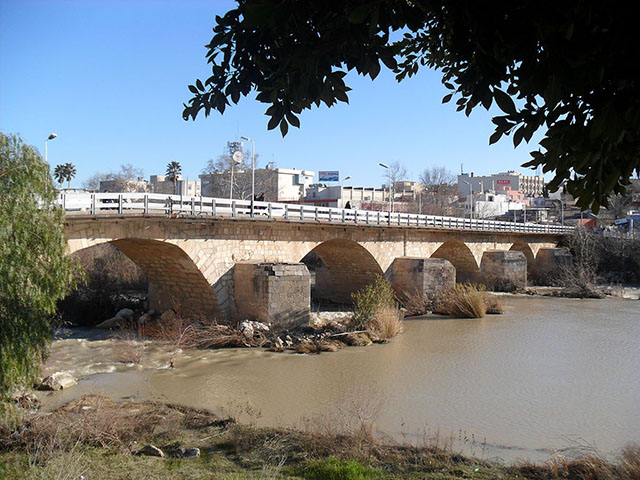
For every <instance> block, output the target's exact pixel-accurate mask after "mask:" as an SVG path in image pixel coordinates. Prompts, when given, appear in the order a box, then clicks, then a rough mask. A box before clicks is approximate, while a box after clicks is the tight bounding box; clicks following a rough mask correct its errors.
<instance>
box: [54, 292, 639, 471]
mask: <svg viewBox="0 0 640 480" xmlns="http://www.w3.org/2000/svg"><path fill="white" fill-rule="evenodd" d="M503 298H504V299H505V301H506V305H507V311H506V313H505V314H504V315H499V316H488V317H486V318H483V319H472V320H463V319H449V318H445V317H435V316H433V317H431V316H429V317H423V318H417V319H411V320H406V321H405V333H404V334H402V335H401V336H399V337H397V338H395V339H393V340H392V341H391V342H390V343H389V344H387V345H373V346H369V347H361V348H345V349H342V350H340V351H339V352H336V353H323V354H321V355H295V354H290V353H270V352H266V351H262V350H259V349H229V350H208V351H206V350H204V351H202V350H187V351H181V352H178V353H176V354H175V355H174V357H175V360H174V364H175V368H174V369H170V368H169V362H170V359H171V356H172V353H171V352H169V351H168V350H167V349H165V348H159V347H156V346H153V345H150V344H146V345H145V347H144V351H143V353H142V359H141V364H140V365H136V364H123V363H119V362H118V361H117V356H118V348H119V347H118V345H117V343H118V342H117V341H114V340H109V339H106V340H104V339H103V340H101V339H99V338H100V337H99V336H96V334H95V332H87V331H74V332H73V336H74V337H85V338H68V339H63V340H56V341H55V342H54V344H53V348H52V355H51V358H50V360H49V362H48V363H47V365H46V366H45V369H44V370H45V371H44V373H45V374H48V373H52V372H54V371H61V370H64V371H69V372H71V373H72V374H73V375H75V376H76V377H78V378H79V380H80V381H79V385H78V386H76V387H73V388H72V389H69V390H67V391H64V392H58V393H53V394H48V395H46V396H44V398H43V400H44V406H45V408H52V407H54V406H55V405H58V404H61V403H63V402H65V401H67V400H69V399H71V398H74V397H77V396H79V395H82V394H86V393H100V394H105V395H108V396H110V397H112V398H115V399H124V398H133V399H140V400H142V399H154V400H159V401H165V402H171V403H181V404H185V405H189V406H194V407H200V408H206V409H209V410H212V411H214V412H218V413H225V412H226V413H232V414H235V415H240V416H241V418H242V419H244V420H246V421H254V422H256V423H257V424H259V425H292V426H300V425H301V424H302V423H303V419H305V418H306V419H312V420H311V421H325V422H327V421H336V418H338V417H339V416H340V415H337V414H343V413H344V412H354V411H356V412H360V411H366V412H370V411H376V412H378V413H379V415H378V416H377V420H376V423H375V425H376V428H377V430H378V431H380V432H384V433H385V434H387V435H390V436H392V437H394V438H396V439H397V440H399V441H405V442H412V443H421V442H422V441H423V439H425V438H428V439H431V440H432V441H433V438H434V437H437V439H438V442H439V443H440V444H444V445H448V446H449V447H450V448H453V449H454V450H456V451H462V452H465V453H469V454H473V455H476V456H479V457H483V458H488V459H501V460H504V461H506V462H512V461H515V460H517V459H530V460H532V461H544V460H545V459H547V458H549V457H550V456H551V455H554V454H557V453H561V454H564V455H572V454H574V453H576V452H577V453H580V452H585V451H589V450H590V449H593V448H596V449H597V450H598V451H599V452H601V453H610V452H615V451H617V450H619V449H620V448H621V447H622V446H623V445H624V444H625V443H627V442H632V441H634V442H640V301H637V300H623V299H613V298H608V299H604V300H578V299H559V298H550V297H523V296H505V297H503ZM247 410H248V411H249V412H248V413H247Z"/></svg>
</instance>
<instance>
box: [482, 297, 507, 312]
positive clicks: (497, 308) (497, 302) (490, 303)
mask: <svg viewBox="0 0 640 480" xmlns="http://www.w3.org/2000/svg"><path fill="white" fill-rule="evenodd" d="M485 304H486V306H487V313H488V314H489V315H501V314H503V313H504V311H505V308H504V303H503V302H502V300H501V299H500V298H498V297H497V296H496V295H487V296H486V298H485Z"/></svg>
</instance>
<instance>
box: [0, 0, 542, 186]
mask: <svg viewBox="0 0 640 480" xmlns="http://www.w3.org/2000/svg"><path fill="white" fill-rule="evenodd" d="M233 5H234V3H233V2H231V1H227V0H218V1H215V0H214V1H204V0H202V1H198V0H184V1H178V0H159V1H152V0H129V1H125V0H119V1H116V0H111V1H108V0H103V1H98V0H83V1H81V0H75V1H73V0H69V1H57V0H47V1H36V0H0V131H2V132H5V133H18V134H20V135H21V136H22V137H23V138H24V140H25V141H26V142H27V143H30V144H32V145H35V146H36V147H37V148H38V149H39V150H40V151H41V152H44V140H45V139H46V137H47V136H48V135H49V133H51V132H55V133H57V134H58V138H56V139H55V140H53V141H51V142H50V143H49V163H50V164H51V165H56V164H59V163H64V162H71V163H73V164H75V165H76V168H77V171H78V173H77V177H76V179H75V180H74V181H72V182H71V186H72V187H73V186H76V187H79V186H80V185H81V184H82V182H83V180H85V179H86V178H87V177H89V176H91V175H93V174H94V173H96V172H105V171H115V170H118V169H119V166H120V165H121V164H124V163H131V164H133V165H134V166H137V167H141V168H143V169H144V173H145V176H146V177H148V175H150V174H163V173H164V171H165V168H166V165H167V163H168V162H170V161H173V160H177V161H179V162H180V163H181V164H182V166H183V174H184V176H186V177H189V178H191V179H193V178H196V176H197V175H198V174H199V173H200V171H201V170H202V168H203V167H204V166H205V164H206V163H207V160H208V159H210V158H215V157H217V156H219V155H220V154H221V153H222V151H223V149H224V147H225V144H226V142H227V140H235V139H236V135H237V132H238V131H239V134H240V135H245V136H249V137H253V138H254V139H255V141H256V151H257V152H258V153H259V154H260V155H261V158H260V162H259V163H260V165H264V164H265V163H266V162H267V161H271V160H274V161H275V162H276V163H277V165H278V166H279V167H295V168H299V169H309V170H314V171H316V172H317V171H318V170H339V171H340V172H341V175H342V176H343V177H344V176H346V175H351V176H352V177H353V179H352V180H351V181H349V182H348V184H352V185H380V184H381V183H384V180H385V173H384V171H383V170H382V168H381V167H379V166H377V165H378V162H385V163H389V162H393V161H400V162H403V163H404V164H405V165H406V167H407V169H408V171H409V179H415V180H417V179H418V177H419V175H420V172H422V171H423V170H424V169H425V168H427V167H430V166H434V165H438V166H439V165H445V166H447V167H448V168H449V169H450V170H451V171H452V172H454V173H459V171H460V164H461V163H464V168H465V171H473V172H475V173H476V174H489V173H493V172H498V171H504V170H507V169H518V170H522V169H521V168H520V165H521V164H522V163H524V162H525V161H527V159H528V152H529V151H530V150H534V149H536V147H535V143H531V144H529V145H526V144H523V145H521V146H520V147H519V148H518V149H517V150H514V148H513V145H512V143H511V139H510V138H503V140H501V141H500V142H499V144H498V145H493V146H489V145H488V138H489V136H490V134H491V133H492V131H493V129H492V123H491V121H490V117H491V112H489V113H488V112H486V111H485V110H483V109H477V110H476V111H474V112H473V113H472V114H471V117H469V118H467V117H466V116H465V115H464V114H462V113H461V112H456V111H455V104H454V103H453V102H452V103H450V104H446V105H443V104H442V103H441V99H442V97H443V95H445V94H446V91H445V89H444V87H443V86H442V85H441V84H440V75H439V74H438V73H437V72H435V71H430V70H426V69H425V70H423V71H421V72H420V73H419V74H418V75H417V76H415V77H413V78H412V79H408V80H405V81H403V82H402V83H400V84H398V83H397V82H396V81H395V80H394V78H393V76H392V75H391V74H389V73H388V72H383V73H381V74H380V76H379V77H378V78H377V79H376V80H375V81H373V82H372V81H371V80H369V79H368V78H363V77H358V76H356V75H350V76H349V77H348V79H347V80H348V81H347V83H348V84H349V85H350V86H351V87H352V88H353V89H354V90H353V91H352V92H350V95H349V98H350V104H349V105H344V104H341V105H339V106H336V107H334V108H331V109H328V108H325V107H322V108H319V109H314V110H311V111H307V112H305V113H304V114H303V115H302V116H301V121H302V125H301V128H300V129H296V128H292V129H290V131H289V134H288V135H287V137H286V138H284V139H283V138H282V137H281V135H280V132H279V130H272V131H268V130H267V127H266V125H267V117H266V116H265V115H264V111H265V110H266V107H267V106H266V105H264V104H261V103H259V102H256V101H255V100H254V99H253V97H250V98H245V99H244V100H242V101H241V102H240V104H239V105H238V106H235V107H232V108H230V109H228V110H227V111H226V112H225V114H224V115H220V114H218V113H213V114H212V115H211V116H209V117H208V118H205V117H204V116H201V117H198V119H197V120H196V121H195V122H193V121H188V122H185V121H184V120H183V119H182V108H183V107H182V104H183V102H186V101H187V100H188V99H189V98H190V95H189V91H188V89H187V85H188V84H190V83H193V82H194V81H195V79H196V78H197V77H200V78H206V77H207V76H209V74H210V72H209V70H208V68H207V64H206V61H205V57H204V55H205V48H204V45H205V44H206V43H207V42H208V41H209V39H210V38H211V29H212V27H213V25H214V21H215V15H221V14H223V13H224V12H226V11H227V10H229V9H230V8H232V7H233ZM238 128H239V130H238ZM522 171H525V172H528V173H531V171H526V170H522Z"/></svg>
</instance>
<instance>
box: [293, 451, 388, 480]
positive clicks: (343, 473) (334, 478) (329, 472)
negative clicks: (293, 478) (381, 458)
mask: <svg viewBox="0 0 640 480" xmlns="http://www.w3.org/2000/svg"><path fill="white" fill-rule="evenodd" d="M296 474H298V475H301V476H302V477H304V478H306V479H309V480H367V479H373V478H383V477H384V473H383V472H381V471H380V470H375V469H373V468H369V467H365V466H364V465H362V464H361V463H360V462H358V461H356V460H342V459H339V458H336V457H329V458H326V459H322V460H315V461H312V462H310V463H309V464H308V465H306V466H305V467H303V468H301V469H297V470H296Z"/></svg>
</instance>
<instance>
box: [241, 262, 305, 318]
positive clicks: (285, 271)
mask: <svg viewBox="0 0 640 480" xmlns="http://www.w3.org/2000/svg"><path fill="white" fill-rule="evenodd" d="M310 281H311V279H310V276H309V270H307V267H306V265H304V264H303V263H297V264H276V263H237V264H236V266H235V268H234V272H233V283H234V295H235V303H236V312H237V316H238V319H242V318H247V317H248V318H249V319H253V320H259V321H262V322H272V323H275V324H279V325H289V324H306V323H309V310H310V304H311V302H310V291H311V287H310Z"/></svg>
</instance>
